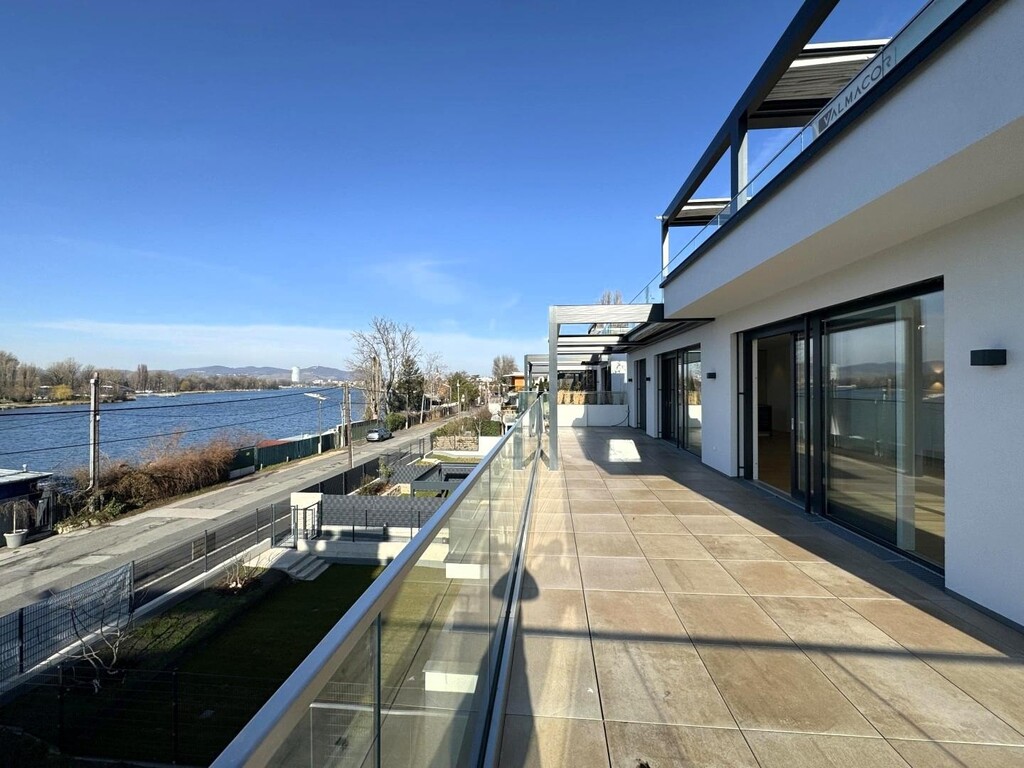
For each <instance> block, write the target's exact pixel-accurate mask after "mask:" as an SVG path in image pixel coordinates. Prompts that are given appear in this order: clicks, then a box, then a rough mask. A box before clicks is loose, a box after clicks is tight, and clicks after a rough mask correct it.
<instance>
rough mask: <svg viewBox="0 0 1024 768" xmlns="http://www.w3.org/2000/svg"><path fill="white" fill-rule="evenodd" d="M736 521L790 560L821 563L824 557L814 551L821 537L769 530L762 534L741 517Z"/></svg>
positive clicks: (817, 547)
mask: <svg viewBox="0 0 1024 768" xmlns="http://www.w3.org/2000/svg"><path fill="white" fill-rule="evenodd" d="M736 521H737V522H739V523H740V525H744V527H748V529H749V530H750V532H751V533H754V534H756V535H757V536H758V537H759V538H760V539H761V542H762V543H763V544H767V545H768V546H769V547H771V548H772V549H774V550H775V551H776V552H778V553H779V554H780V555H782V556H783V557H784V558H786V559H787V560H789V561H790V562H795V563H821V562H824V561H825V559H826V558H825V557H823V556H822V555H820V554H818V552H817V551H816V550H818V549H819V545H820V544H821V539H819V538H817V537H810V536H778V535H775V534H774V533H771V532H768V533H770V534H771V535H767V536H762V535H761V534H759V533H758V532H757V531H755V530H753V529H752V528H749V521H744V520H742V519H741V518H736Z"/></svg>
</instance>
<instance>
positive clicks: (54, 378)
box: [45, 357, 83, 392]
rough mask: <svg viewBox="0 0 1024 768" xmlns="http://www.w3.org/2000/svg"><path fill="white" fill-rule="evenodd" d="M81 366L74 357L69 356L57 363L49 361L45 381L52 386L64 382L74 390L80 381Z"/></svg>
mask: <svg viewBox="0 0 1024 768" xmlns="http://www.w3.org/2000/svg"><path fill="white" fill-rule="evenodd" d="M82 375H83V368H82V365H81V363H79V362H78V361H77V360H75V358H73V357H69V358H67V359H66V360H62V361H61V362H59V363H51V364H50V365H48V366H47V367H46V374H45V379H46V383H47V384H49V385H50V386H52V387H56V386H59V385H61V384H64V385H66V386H69V387H71V391H72V392H74V391H76V390H77V389H78V387H79V385H80V384H81V383H82Z"/></svg>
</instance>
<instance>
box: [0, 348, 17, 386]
mask: <svg viewBox="0 0 1024 768" xmlns="http://www.w3.org/2000/svg"><path fill="white" fill-rule="evenodd" d="M17 375H18V358H17V357H15V356H14V355H12V354H11V353H10V352H5V351H3V350H2V349H0V398H11V397H14V387H15V383H16V379H17Z"/></svg>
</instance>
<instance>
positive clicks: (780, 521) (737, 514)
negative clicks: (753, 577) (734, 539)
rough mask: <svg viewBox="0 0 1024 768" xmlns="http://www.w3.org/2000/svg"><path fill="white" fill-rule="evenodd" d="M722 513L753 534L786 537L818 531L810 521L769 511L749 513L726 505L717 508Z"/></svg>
mask: <svg viewBox="0 0 1024 768" xmlns="http://www.w3.org/2000/svg"><path fill="white" fill-rule="evenodd" d="M719 509H720V510H721V511H722V512H723V513H724V514H726V515H728V516H729V517H730V518H732V519H733V520H735V521H736V522H737V523H739V524H740V525H741V526H743V528H744V529H746V531H747V533H752V534H754V535H755V536H782V537H786V538H797V537H802V536H813V535H815V534H816V533H818V530H819V529H818V527H817V526H815V525H814V523H811V522H805V521H803V520H793V519H791V518H789V517H781V516H779V515H772V514H771V513H768V514H763V513H751V512H750V511H749V510H747V509H743V508H742V507H741V508H739V509H738V511H736V510H733V509H728V508H726V507H720V508H719Z"/></svg>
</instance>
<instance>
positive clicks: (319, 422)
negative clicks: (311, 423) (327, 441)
mask: <svg viewBox="0 0 1024 768" xmlns="http://www.w3.org/2000/svg"><path fill="white" fill-rule="evenodd" d="M302 394H304V395H305V396H306V397H312V398H313V399H314V400H316V433H317V436H316V440H317V442H316V452H317V453H318V454H320V453H323V452H324V427H323V414H324V400H326V399H327V398H326V397H324V396H323V395H318V394H317V393H316V392H303V393H302Z"/></svg>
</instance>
